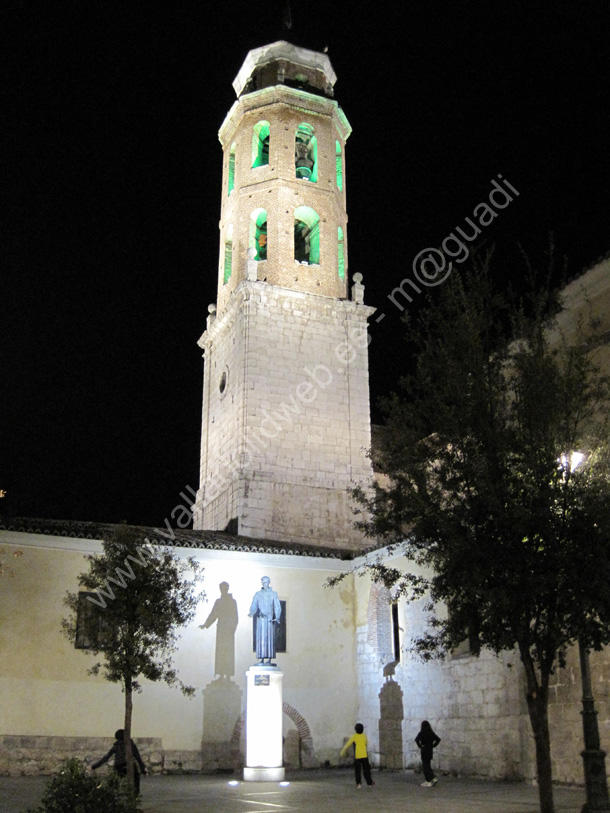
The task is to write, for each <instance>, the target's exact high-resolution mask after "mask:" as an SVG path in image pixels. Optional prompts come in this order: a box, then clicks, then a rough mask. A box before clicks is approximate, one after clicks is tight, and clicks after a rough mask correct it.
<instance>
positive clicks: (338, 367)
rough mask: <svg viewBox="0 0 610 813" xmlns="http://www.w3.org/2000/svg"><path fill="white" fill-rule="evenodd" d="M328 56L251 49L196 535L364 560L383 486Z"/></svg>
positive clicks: (215, 319)
mask: <svg viewBox="0 0 610 813" xmlns="http://www.w3.org/2000/svg"><path fill="white" fill-rule="evenodd" d="M335 80H336V77H335V73H334V71H333V68H332V65H331V64H330V60H329V58H328V56H326V55H325V54H321V53H317V52H315V51H310V50H307V49H305V48H299V47H296V46H293V45H290V44H289V43H287V42H276V43H273V44H272V45H267V46H264V47H262V48H257V49H256V50H254V51H250V53H249V54H248V56H247V57H246V61H245V62H244V64H243V66H242V68H241V70H240V71H239V73H238V75H237V77H236V79H235V81H234V83H233V87H234V88H235V91H236V94H237V97H238V98H237V101H236V102H235V104H234V105H233V107H232V108H231V110H230V111H229V113H228V115H227V117H226V119H225V121H224V123H223V125H222V127H221V128H220V133H219V138H220V142H221V144H222V147H223V150H224V171H223V188H222V207H221V219H220V261H219V267H218V296H217V304H216V305H210V307H209V316H208V320H207V329H206V331H205V333H204V334H203V336H202V337H201V339H200V341H199V345H200V347H202V348H203V350H204V359H205V371H204V386H203V421H202V436H201V480H200V488H199V491H198V493H197V499H196V503H195V506H194V515H195V523H194V524H195V528H197V529H208V530H229V531H231V532H233V533H239V534H240V535H244V536H250V537H255V538H268V539H276V540H282V541H284V540H285V541H286V542H301V543H306V544H314V545H321V546H322V545H324V546H332V547H354V546H362V547H366V546H367V545H368V544H370V543H367V542H365V540H364V539H362V538H361V537H360V535H359V534H358V533H357V532H356V531H354V529H353V528H352V522H353V514H352V510H351V507H350V499H349V495H348V491H347V490H348V489H349V488H350V487H352V486H353V485H354V484H355V483H360V482H365V481H367V480H368V479H369V478H370V477H371V476H372V469H371V464H370V460H369V459H368V457H367V450H368V449H369V447H370V413H369V391H368V355H367V346H368V337H367V319H368V317H369V316H370V315H371V314H372V313H373V308H370V307H367V306H365V305H364V304H363V292H364V287H363V286H362V284H361V281H362V276H361V275H359V274H355V275H354V277H353V285H352V286H351V289H350V288H349V286H348V253H347V214H346V208H345V182H346V162H345V142H346V140H347V138H348V137H349V135H350V132H351V127H350V125H349V123H348V121H347V119H346V117H345V115H344V113H343V111H342V110H341V108H340V107H339V105H338V104H337V102H336V101H334V99H333V85H334V83H335Z"/></svg>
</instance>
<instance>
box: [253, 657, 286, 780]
mask: <svg viewBox="0 0 610 813" xmlns="http://www.w3.org/2000/svg"><path fill="white" fill-rule="evenodd" d="M246 678H247V682H248V693H247V697H246V767H245V768H244V780H245V781H246V782H279V781H281V780H282V779H283V778H284V768H283V766H282V762H283V756H282V706H283V701H282V680H283V678H284V674H283V673H282V672H281V671H280V670H279V668H278V667H277V666H266V665H265V666H252V667H250V669H248V671H247V672H246Z"/></svg>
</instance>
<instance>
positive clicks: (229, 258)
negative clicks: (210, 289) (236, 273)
mask: <svg viewBox="0 0 610 813" xmlns="http://www.w3.org/2000/svg"><path fill="white" fill-rule="evenodd" d="M232 270H233V226H232V225H231V226H229V228H228V229H227V235H226V237H225V257H224V265H223V271H222V284H223V285H226V284H227V282H228V281H229V280H230V279H231V271H232Z"/></svg>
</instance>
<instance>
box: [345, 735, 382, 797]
mask: <svg viewBox="0 0 610 813" xmlns="http://www.w3.org/2000/svg"><path fill="white" fill-rule="evenodd" d="M355 730H356V733H355V734H352V736H351V737H350V738H349V740H348V741H347V742H346V743H345V745H344V746H343V748H342V749H341V756H342V757H344V756H345V755H346V754H347V752H348V749H349V747H350V745H353V746H354V772H355V774H356V787H357V788H361V787H362V784H361V778H362V774H363V773H364V781H365V782H366V784H367V785H368V786H369V788H370V787H372V786H373V785H374V784H375V783H374V782H373V778H372V777H371V765H370V762H369V755H368V751H367V747H366V746H367V739H366V734H365V733H364V726H363V725H362V723H356V725H355Z"/></svg>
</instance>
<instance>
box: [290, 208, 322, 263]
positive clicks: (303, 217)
mask: <svg viewBox="0 0 610 813" xmlns="http://www.w3.org/2000/svg"><path fill="white" fill-rule="evenodd" d="M294 259H295V260H296V261H297V262H298V263H307V264H308V265H319V263H320V216H319V215H318V214H317V213H316V212H314V210H313V209H311V208H310V207H309V206H299V207H298V209H295V210H294Z"/></svg>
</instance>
